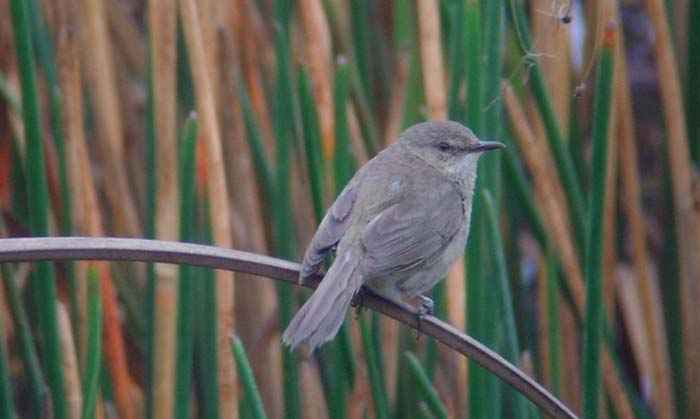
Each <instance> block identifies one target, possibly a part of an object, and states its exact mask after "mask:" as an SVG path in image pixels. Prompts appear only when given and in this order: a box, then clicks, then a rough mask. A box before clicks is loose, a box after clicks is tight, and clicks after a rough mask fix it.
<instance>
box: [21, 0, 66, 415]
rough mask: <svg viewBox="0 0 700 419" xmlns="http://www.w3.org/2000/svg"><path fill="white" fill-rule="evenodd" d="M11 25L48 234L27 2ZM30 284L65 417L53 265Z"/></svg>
mask: <svg viewBox="0 0 700 419" xmlns="http://www.w3.org/2000/svg"><path fill="white" fill-rule="evenodd" d="M10 9H11V15H12V29H13V32H14V40H15V50H16V53H17V63H18V67H19V76H20V84H21V87H22V117H23V121H24V130H25V135H26V162H25V164H26V174H27V179H28V181H29V183H28V185H27V192H28V197H29V220H30V226H31V230H32V234H34V235H36V236H46V235H48V233H49V231H48V210H49V203H48V188H47V185H46V174H45V173H44V167H45V161H44V151H43V140H42V138H43V135H42V133H41V126H40V121H41V117H40V115H39V101H38V95H37V89H36V79H35V77H36V76H35V71H36V69H35V66H34V51H33V47H32V38H31V33H30V25H29V16H28V15H27V13H28V11H27V4H26V3H25V2H24V1H22V0H12V1H11V2H10ZM31 288H32V289H33V290H34V291H35V292H36V294H35V295H36V299H35V300H34V301H35V302H36V303H37V304H38V307H37V309H38V310H39V321H40V325H41V329H42V334H43V337H44V355H45V356H44V359H45V362H46V370H47V377H48V383H49V387H50V388H51V395H52V399H53V408H54V417H55V418H56V419H64V418H65V417H66V414H67V410H66V400H65V392H64V381H63V366H62V354H61V345H60V338H59V334H58V321H57V318H56V288H55V284H54V271H53V265H52V264H50V263H48V262H39V263H37V264H36V272H35V273H34V274H33V275H32V281H31Z"/></svg>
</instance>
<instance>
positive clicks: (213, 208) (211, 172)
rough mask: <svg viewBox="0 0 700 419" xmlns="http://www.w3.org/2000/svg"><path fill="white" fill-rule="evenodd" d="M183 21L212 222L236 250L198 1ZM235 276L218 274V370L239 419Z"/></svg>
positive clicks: (220, 238)
mask: <svg viewBox="0 0 700 419" xmlns="http://www.w3.org/2000/svg"><path fill="white" fill-rule="evenodd" d="M180 17H181V19H182V26H183V29H184V33H185V41H186V43H187V52H188V54H189V61H190V67H191V69H192V76H193V79H194V87H195V93H196V98H197V113H198V114H199V117H200V118H201V119H200V120H201V124H200V126H201V138H202V140H203V142H204V145H205V147H204V148H205V151H206V156H205V157H206V159H205V160H206V161H207V182H208V184H207V192H208V198H209V202H210V219H211V222H212V231H213V234H214V237H213V238H214V243H216V245H218V246H221V247H226V248H230V247H232V246H231V245H232V240H231V221H230V218H229V217H230V213H231V212H230V208H229V207H230V206H229V201H228V197H229V195H228V187H227V185H226V173H225V170H224V161H223V151H222V145H221V137H220V133H219V127H218V123H217V119H216V108H215V101H214V97H213V95H212V92H213V88H214V85H213V84H212V80H210V79H209V77H210V74H209V72H208V70H207V63H208V62H209V61H208V60H207V57H206V54H205V51H204V41H203V38H202V31H201V28H200V21H199V16H198V11H197V5H196V3H195V2H194V0H182V1H181V2H180ZM233 276H234V275H233V273H231V272H223V271H217V272H216V297H217V319H218V324H217V325H216V327H217V329H218V335H217V348H218V354H217V358H218V368H219V371H218V373H219V385H220V389H219V392H220V404H219V412H220V414H221V416H222V417H234V418H235V417H237V416H238V415H237V412H238V394H237V387H236V371H235V368H234V365H233V360H232V359H231V357H230V356H228V346H229V345H228V338H227V336H228V334H229V333H230V331H231V330H233V326H234V319H233V299H234V287H233Z"/></svg>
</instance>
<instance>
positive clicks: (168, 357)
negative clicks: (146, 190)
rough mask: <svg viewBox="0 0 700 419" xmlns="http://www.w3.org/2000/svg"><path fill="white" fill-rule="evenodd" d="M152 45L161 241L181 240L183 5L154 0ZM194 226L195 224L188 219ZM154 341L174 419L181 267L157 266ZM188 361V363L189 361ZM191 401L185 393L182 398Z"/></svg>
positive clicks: (158, 418)
mask: <svg viewBox="0 0 700 419" xmlns="http://www.w3.org/2000/svg"><path fill="white" fill-rule="evenodd" d="M148 22H149V30H150V47H151V51H150V54H151V58H150V63H151V83H152V94H153V113H152V115H153V118H154V121H153V122H152V124H153V128H154V130H155V150H156V156H157V157H156V158H155V159H154V161H155V162H156V167H155V171H156V197H155V237H156V238H158V239H161V240H177V239H178V238H179V237H180V235H179V233H178V226H179V220H180V214H179V205H178V202H179V199H178V191H179V186H178V184H179V182H178V176H177V174H178V170H177V168H178V164H177V160H178V158H177V150H178V145H177V137H176V134H175V125H176V122H175V121H176V111H177V100H176V96H177V89H176V82H175V65H176V54H177V48H176V23H177V2H176V1H174V0H153V1H149V3H148ZM188 222H191V221H188ZM154 269H155V275H156V280H155V300H154V302H155V304H154V307H153V313H154V317H155V319H154V331H153V333H154V337H153V351H154V353H153V355H152V359H153V375H152V379H153V382H152V383H150V385H152V386H153V418H155V419H166V418H171V417H173V407H174V403H175V400H176V397H177V395H175V394H174V392H175V374H174V371H175V355H176V352H177V350H176V329H177V326H176V325H177V320H178V311H177V309H178V303H177V300H178V284H177V276H178V268H177V267H176V266H174V265H165V264H156V265H155V267H154ZM184 362H187V361H184ZM179 397H184V398H185V399H187V393H186V394H185V395H179Z"/></svg>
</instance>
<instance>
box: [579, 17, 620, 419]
mask: <svg viewBox="0 0 700 419" xmlns="http://www.w3.org/2000/svg"><path fill="white" fill-rule="evenodd" d="M615 36H616V28H615V27H614V26H609V27H607V28H606V32H605V34H604V38H603V50H602V52H601V56H600V62H599V64H598V71H597V73H598V74H597V77H596V93H595V104H594V110H593V134H592V137H593V159H592V170H591V173H593V179H592V181H591V192H590V205H589V219H588V226H589V232H588V239H587V246H586V265H585V275H586V317H585V323H584V338H583V415H584V417H585V418H590V419H594V418H597V417H598V415H599V413H598V412H599V407H600V396H601V394H602V392H601V388H602V383H601V362H600V352H601V342H602V329H603V320H604V317H605V312H604V309H603V307H602V303H603V301H602V297H603V295H602V294H603V293H602V277H603V246H602V239H603V234H604V231H603V228H604V225H603V223H602V222H601V220H602V218H603V207H604V205H605V195H606V190H605V186H606V172H607V158H608V144H607V138H608V133H609V124H610V108H611V102H612V99H611V95H612V92H613V83H612V82H613V54H614V49H615V42H616V39H615Z"/></svg>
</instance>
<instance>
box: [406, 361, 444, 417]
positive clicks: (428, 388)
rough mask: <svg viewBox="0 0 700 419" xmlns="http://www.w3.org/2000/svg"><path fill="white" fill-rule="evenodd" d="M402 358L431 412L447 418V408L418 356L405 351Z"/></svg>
mask: <svg viewBox="0 0 700 419" xmlns="http://www.w3.org/2000/svg"><path fill="white" fill-rule="evenodd" d="M404 359H405V362H406V363H407V364H408V367H409V369H410V370H411V374H413V378H414V380H415V381H416V384H417V385H418V387H419V388H420V390H421V392H422V393H423V397H424V399H425V401H426V403H427V404H428V407H429V409H430V411H431V413H432V414H433V415H434V416H435V417H437V418H443V419H447V409H445V406H444V405H443V403H442V401H441V400H440V397H439V396H438V393H437V391H435V388H434V387H433V385H432V383H431V382H430V378H429V377H428V374H426V372H425V370H424V369H423V367H422V366H421V364H420V361H418V358H416V356H415V355H413V354H412V353H411V352H406V353H405V354H404Z"/></svg>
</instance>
